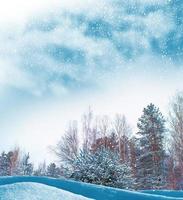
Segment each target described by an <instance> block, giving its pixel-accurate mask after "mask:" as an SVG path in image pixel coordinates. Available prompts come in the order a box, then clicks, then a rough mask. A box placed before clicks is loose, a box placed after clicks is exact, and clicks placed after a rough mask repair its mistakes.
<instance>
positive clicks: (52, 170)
mask: <svg viewBox="0 0 183 200" xmlns="http://www.w3.org/2000/svg"><path fill="white" fill-rule="evenodd" d="M47 176H50V177H54V178H58V177H59V176H60V169H59V168H58V167H57V166H56V164H55V163H50V164H49V165H48V167H47Z"/></svg>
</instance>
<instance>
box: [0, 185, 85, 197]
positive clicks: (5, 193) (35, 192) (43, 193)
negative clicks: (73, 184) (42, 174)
mask: <svg viewBox="0 0 183 200" xmlns="http://www.w3.org/2000/svg"><path fill="white" fill-rule="evenodd" d="M0 200H89V199H88V198H85V197H82V196H80V195H76V194H73V193H71V192H68V191H64V190H61V189H57V188H55V187H51V186H47V185H43V184H40V183H14V184H10V185H4V186H0Z"/></svg>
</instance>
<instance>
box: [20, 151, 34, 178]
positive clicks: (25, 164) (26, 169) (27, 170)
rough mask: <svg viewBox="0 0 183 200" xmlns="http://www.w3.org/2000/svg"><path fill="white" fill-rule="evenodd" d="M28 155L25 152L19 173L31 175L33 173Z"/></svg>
mask: <svg viewBox="0 0 183 200" xmlns="http://www.w3.org/2000/svg"><path fill="white" fill-rule="evenodd" d="M29 159H30V156H29V153H28V154H25V155H24V156H23V158H22V162H21V173H22V175H29V176H30V175H32V173H33V164H32V163H30V162H29Z"/></svg>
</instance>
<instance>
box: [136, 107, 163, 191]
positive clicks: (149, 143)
mask: <svg viewBox="0 0 183 200" xmlns="http://www.w3.org/2000/svg"><path fill="white" fill-rule="evenodd" d="M137 126H138V129H139V132H138V141H139V146H140V151H139V155H138V165H137V176H138V177H137V178H138V179H137V180H138V184H139V187H140V189H151V188H156V189H157V188H160V187H162V186H163V184H164V169H163V164H164V156H165V154H164V149H163V137H164V133H165V120H164V118H163V116H162V114H161V112H160V111H159V109H158V108H156V107H155V106H154V105H153V104H150V105H148V106H147V108H144V110H143V115H142V116H141V118H140V119H139V122H138V124H137Z"/></svg>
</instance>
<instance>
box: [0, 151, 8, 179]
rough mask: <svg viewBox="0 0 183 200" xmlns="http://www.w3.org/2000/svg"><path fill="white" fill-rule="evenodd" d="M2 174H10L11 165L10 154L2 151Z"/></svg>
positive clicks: (0, 170) (0, 158) (0, 161)
mask: <svg viewBox="0 0 183 200" xmlns="http://www.w3.org/2000/svg"><path fill="white" fill-rule="evenodd" d="M0 175H1V176H8V175H10V165H9V159H8V154H6V153H5V152H2V154H1V156H0Z"/></svg>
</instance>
